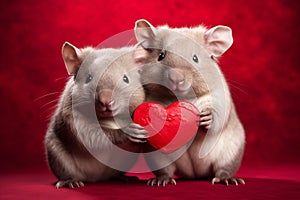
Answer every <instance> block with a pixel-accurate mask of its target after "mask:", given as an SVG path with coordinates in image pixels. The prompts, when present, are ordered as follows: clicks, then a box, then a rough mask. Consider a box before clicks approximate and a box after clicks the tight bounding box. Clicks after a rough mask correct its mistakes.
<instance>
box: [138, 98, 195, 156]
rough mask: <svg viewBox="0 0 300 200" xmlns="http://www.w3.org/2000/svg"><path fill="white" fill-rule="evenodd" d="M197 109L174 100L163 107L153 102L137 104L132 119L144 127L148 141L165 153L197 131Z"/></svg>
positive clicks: (184, 102) (184, 142)
mask: <svg viewBox="0 0 300 200" xmlns="http://www.w3.org/2000/svg"><path fill="white" fill-rule="evenodd" d="M198 113H199V110H198V109H197V107H195V106H194V105H193V104H191V103H190V102H187V101H183V100H180V101H176V102H174V103H173V104H171V105H170V106H169V107H167V108H165V107H163V106H162V105H160V104H157V103H154V102H146V103H143V104H141V105H139V106H138V107H137V108H136V110H135V111H134V116H133V121H134V122H135V123H137V124H139V125H141V126H143V127H144V128H145V130H146V131H147V132H148V134H149V138H148V142H149V143H150V144H151V145H152V146H153V147H154V148H156V149H159V150H161V151H163V152H165V153H170V152H173V151H175V150H177V149H179V148H180V147H182V146H183V145H184V144H186V143H187V142H189V141H190V140H191V139H192V138H193V137H194V135H195V134H196V133H197V130H198V126H197V123H196V120H197V119H199V117H197V114H198Z"/></svg>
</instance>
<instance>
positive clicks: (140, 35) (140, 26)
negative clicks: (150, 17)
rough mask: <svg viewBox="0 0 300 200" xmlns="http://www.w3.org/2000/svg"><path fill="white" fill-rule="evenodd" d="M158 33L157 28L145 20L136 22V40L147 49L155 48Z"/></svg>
mask: <svg viewBox="0 0 300 200" xmlns="http://www.w3.org/2000/svg"><path fill="white" fill-rule="evenodd" d="M156 32H157V30H156V28H155V27H154V26H152V25H151V24H150V23H149V22H148V21H146V20H144V19H140V20H137V21H136V22H135V27H134V33H135V37H136V40H137V41H138V43H140V44H141V45H142V46H143V47H144V48H146V49H150V48H154V47H155V46H154V41H155V36H156Z"/></svg>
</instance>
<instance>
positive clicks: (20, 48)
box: [0, 0, 300, 184]
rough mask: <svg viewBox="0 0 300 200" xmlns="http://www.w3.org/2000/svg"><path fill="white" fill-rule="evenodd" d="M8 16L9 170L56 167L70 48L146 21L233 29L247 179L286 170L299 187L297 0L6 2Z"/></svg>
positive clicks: (233, 77)
mask: <svg viewBox="0 0 300 200" xmlns="http://www.w3.org/2000/svg"><path fill="white" fill-rule="evenodd" d="M0 10H1V12H0V23H1V32H0V36H1V37H0V49H1V51H0V58H1V63H0V113H1V114H0V129H1V134H0V137H1V139H0V163H1V164H0V169H1V173H3V172H6V171H7V172H8V171H14V170H16V169H18V170H20V169H25V170H27V169H28V170H30V169H34V170H35V169H38V170H40V169H42V170H43V169H45V170H47V166H46V162H45V155H44V147H43V138H44V135H45V131H46V128H47V123H48V122H49V116H50V115H51V113H52V112H53V106H55V103H56V101H54V100H55V99H57V97H58V95H59V92H61V91H62V89H63V86H64V83H65V80H66V78H67V72H66V70H65V67H64V64H63V61H62V58H61V46H62V44H63V43H64V42H65V41H69V42H71V43H72V44H74V45H76V46H78V47H84V46H87V45H92V46H97V45H98V44H99V43H101V42H102V41H104V40H105V39H107V38H109V37H111V36H113V35H115V34H118V33H120V32H122V31H125V30H128V29H132V28H133V27H134V22H135V21H136V20H137V19H141V18H144V19H147V20H148V21H150V22H151V23H152V24H153V25H160V24H166V23H167V24H169V25H170V26H173V27H181V26H194V25H198V24H201V23H204V24H206V25H208V26H209V27H211V26H215V25H219V24H222V25H227V26H230V27H231V28H232V29H233V36H234V45H233V46H232V47H231V49H230V50H229V51H228V52H226V53H225V54H224V56H223V57H222V58H221V60H220V65H221V68H222V70H223V72H224V73H225V76H226V78H227V80H228V82H229V85H230V88H231V91H232V95H233V99H234V101H235V104H236V107H237V111H238V113H239V116H240V118H241V120H242V122H243V124H244V126H245V129H246V136H247V145H246V152H245V156H244V160H243V164H242V167H241V169H240V173H241V174H243V172H245V173H246V172H247V171H248V170H250V171H251V170H254V171H255V170H258V169H260V168H261V169H262V171H256V172H257V173H258V175H259V176H266V177H268V174H270V173H271V172H270V171H272V170H273V169H278V168H280V167H282V166H283V168H282V169H283V171H281V170H277V172H278V174H276V173H275V174H274V173H273V174H272V176H273V177H275V178H276V177H277V178H283V177H286V178H288V179H295V177H296V179H297V180H298V181H299V175H297V176H295V175H293V173H292V172H289V166H294V171H293V172H295V171H296V172H299V170H298V169H299V168H298V167H299V166H300V165H299V164H300V159H299V154H300V132H299V130H300V106H299V102H300V92H299V91H300V67H299V63H298V62H299V61H300V60H299V53H300V51H299V47H300V40H299V36H300V28H299V25H300V20H299V19H300V17H299V13H300V4H299V3H298V1H293V0H277V1H271V0H269V1H268V0H265V1H263V0H260V1H244V0H241V1H236V0H223V1H217V0H213V1H198V0H191V1H179V0H175V1H167V0H165V1H125V0H124V1H123V0H119V1H97V0H90V1H85V0H78V1H74V0H68V1H58V0H51V1H36V0H24V1H17V0H12V1H8V0H2V1H1V2H0ZM47 94H50V95H47ZM45 95H46V96H45ZM295 166H296V168H297V169H296V170H295ZM5 170H6V171H5ZM264 170H265V171H264ZM252 175H255V173H254V174H252ZM287 176H293V177H287ZM54 180H55V178H54V177H53V181H54ZM298 184H299V183H298Z"/></svg>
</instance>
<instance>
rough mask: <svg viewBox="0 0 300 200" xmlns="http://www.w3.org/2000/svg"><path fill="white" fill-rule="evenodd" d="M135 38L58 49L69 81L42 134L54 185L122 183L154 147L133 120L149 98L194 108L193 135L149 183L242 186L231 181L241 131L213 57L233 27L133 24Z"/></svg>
mask: <svg viewBox="0 0 300 200" xmlns="http://www.w3.org/2000/svg"><path fill="white" fill-rule="evenodd" d="M135 34H136V38H137V41H138V44H137V45H136V46H135V47H124V48H121V49H95V48H91V47H87V48H83V49H78V48H76V47H75V46H73V45H71V44H69V43H65V44H64V45H63V48H62V55H63V59H64V62H65V65H66V67H67V71H68V73H69V74H72V75H74V77H71V78H70V79H69V81H68V82H67V84H66V86H65V89H64V91H63V93H62V95H61V97H60V100H59V103H58V106H57V109H56V111H55V113H54V115H53V117H52V119H51V122H50V125H49V128H48V130H47V134H46V137H45V146H46V155H47V159H48V163H49V166H50V168H51V170H52V171H53V173H54V174H55V175H56V177H57V178H58V179H59V181H58V182H57V183H56V187H58V188H59V187H80V186H83V183H84V182H96V181H104V180H108V179H111V178H122V177H123V176H124V172H126V171H127V170H129V169H130V168H131V167H132V166H133V165H134V164H135V162H136V160H137V158H138V152H141V151H151V150H152V149H151V148H152V147H151V146H150V145H148V144H147V140H146V139H147V132H146V131H145V130H144V129H143V127H141V126H140V125H138V124H135V123H134V122H132V121H131V118H130V116H132V114H133V112H134V110H135V108H136V107H137V106H139V105H140V104H142V103H143V102H146V101H154V102H158V103H160V104H162V105H169V104H171V103H173V102H174V101H177V100H178V99H184V100H188V101H190V102H192V103H193V104H194V105H195V106H196V107H197V108H198V109H199V111H200V114H199V115H200V118H199V120H197V121H195V123H197V124H198V125H199V129H198V132H197V134H196V136H195V137H194V139H193V141H191V142H190V144H189V146H188V148H187V149H186V151H184V152H182V154H181V155H180V156H179V157H178V159H176V160H172V156H169V155H167V154H166V155H165V157H164V159H167V160H168V159H170V163H169V164H168V165H167V166H162V167H159V168H155V167H154V168H153V169H155V170H154V173H155V175H156V178H153V179H150V180H149V181H148V184H149V185H166V184H168V183H171V184H176V182H175V180H174V178H173V176H174V174H176V175H177V176H178V177H180V178H191V179H193V178H205V179H208V178H212V183H224V184H227V185H228V184H230V183H231V184H235V185H238V184H240V183H242V184H244V181H243V180H242V179H238V178H233V174H234V173H235V171H236V170H237V169H238V167H239V165H240V163H241V159H242V156H243V151H244V145H245V134H244V129H243V127H242V124H241V122H240V120H239V118H238V116H237V114H236V111H235V107H234V104H233V102H232V99H231V96H230V92H229V88H228V86H227V83H226V81H225V78H224V76H223V74H222V72H221V71H220V69H219V67H218V64H217V59H216V58H217V57H219V56H221V55H222V54H223V53H224V52H225V51H226V50H227V49H228V48H229V47H230V46H231V45H232V42H233V39H232V33H231V29H230V28H229V27H226V26H216V27H213V28H211V29H206V28H205V27H204V26H199V27H195V28H169V27H167V26H162V27H158V28H155V27H153V26H152V25H151V24H150V23H149V22H147V21H146V20H138V21H137V22H136V26H135ZM128 152H129V153H128ZM131 152H136V153H131ZM146 161H147V163H148V164H149V166H150V169H152V168H151V166H159V160H157V158H156V157H155V156H152V157H151V156H149V157H146Z"/></svg>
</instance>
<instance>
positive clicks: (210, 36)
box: [204, 26, 233, 57]
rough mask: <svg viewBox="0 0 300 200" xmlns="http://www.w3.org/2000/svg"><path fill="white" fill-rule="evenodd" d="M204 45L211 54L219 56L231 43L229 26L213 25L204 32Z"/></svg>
mask: <svg viewBox="0 0 300 200" xmlns="http://www.w3.org/2000/svg"><path fill="white" fill-rule="evenodd" d="M204 39H205V47H206V49H207V50H208V51H209V53H210V54H211V56H214V57H218V56H221V55H222V54H223V53H224V52H225V51H227V50H228V49H229V47H230V46H231V45H232V43H233V38H232V31H231V28H229V27H227V26H215V27H213V28H211V29H209V30H207V31H206V32H205V35H204Z"/></svg>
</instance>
